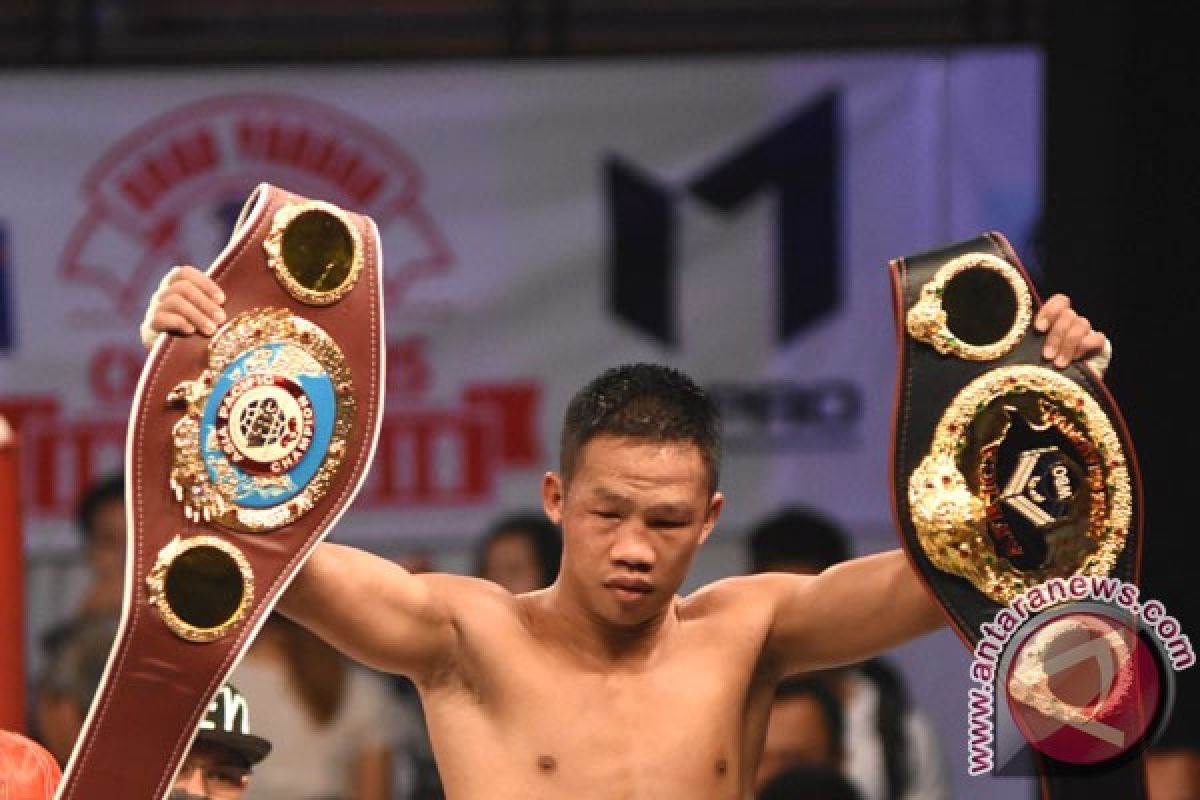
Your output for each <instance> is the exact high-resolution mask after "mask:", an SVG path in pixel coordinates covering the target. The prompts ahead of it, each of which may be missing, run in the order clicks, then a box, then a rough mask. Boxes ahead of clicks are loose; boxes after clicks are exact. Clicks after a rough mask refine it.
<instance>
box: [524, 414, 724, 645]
mask: <svg viewBox="0 0 1200 800" xmlns="http://www.w3.org/2000/svg"><path fill="white" fill-rule="evenodd" d="M708 485H709V484H708V474H707V472H706V471H705V467H704V459H703V458H702V457H701V455H700V450H699V449H698V448H697V447H696V446H695V445H693V444H690V443H678V442H646V441H643V440H638V439H631V438H626V437H618V436H611V435H601V436H597V437H595V438H593V439H591V440H590V441H589V442H588V443H587V444H586V445H584V446H583V448H582V450H581V451H580V453H579V456H578V458H577V459H576V464H575V472H574V474H573V475H571V476H570V479H569V481H567V482H565V483H564V481H563V479H562V478H561V477H560V476H559V475H557V474H554V473H550V474H548V475H546V478H545V480H544V482H543V491H542V499H543V504H544V506H545V508H546V513H547V514H548V515H549V516H550V519H552V520H553V521H554V522H556V523H559V524H561V525H562V530H563V570H562V573H563V574H562V578H561V580H560V583H561V584H562V586H563V587H564V588H565V589H566V590H568V591H569V592H571V593H572V595H573V596H575V597H577V598H578V599H579V600H580V602H582V603H583V604H584V606H585V607H587V609H588V610H590V611H591V612H592V613H595V614H597V615H599V616H600V617H601V618H602V619H604V620H607V621H609V622H612V623H614V624H618V625H637V624H640V623H643V622H646V621H647V620H650V619H652V618H653V617H655V616H656V615H659V614H661V613H662V611H663V610H664V609H665V608H666V606H667V605H668V604H669V603H670V602H671V599H672V598H673V597H674V596H675V592H676V591H678V589H679V586H680V585H681V584H682V583H683V580H684V578H685V577H686V576H687V571H688V568H689V567H690V566H691V563H692V557H693V556H694V555H695V554H696V549H697V548H698V547H699V546H700V544H701V543H702V542H703V541H704V540H705V539H706V538H707V537H708V535H709V533H711V532H712V529H713V525H714V524H715V523H716V521H717V515H718V514H719V513H720V510H721V505H722V502H723V498H722V496H721V494H720V493H719V492H718V493H716V494H710V493H709V490H708Z"/></svg>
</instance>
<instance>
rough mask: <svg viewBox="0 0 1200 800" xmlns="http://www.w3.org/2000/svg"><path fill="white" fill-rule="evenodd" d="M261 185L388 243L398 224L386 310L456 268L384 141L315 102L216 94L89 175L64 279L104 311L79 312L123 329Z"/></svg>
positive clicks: (159, 124) (397, 152) (398, 154)
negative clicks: (370, 229) (324, 206)
mask: <svg viewBox="0 0 1200 800" xmlns="http://www.w3.org/2000/svg"><path fill="white" fill-rule="evenodd" d="M262 181H267V182H268V183H273V184H276V185H278V186H282V187H283V188H286V189H289V190H291V191H294V192H297V193H299V194H302V195H306V196H309V197H318V198H320V199H322V200H327V201H329V202H331V203H334V204H336V205H339V206H343V207H345V208H349V209H352V210H354V211H358V212H361V213H363V214H367V215H369V216H371V217H372V218H373V219H374V220H375V223H376V225H378V226H379V229H380V234H381V236H383V237H384V238H385V240H387V239H388V235H387V234H388V229H389V227H391V226H397V225H402V226H403V230H402V233H403V241H404V242H405V243H406V245H407V246H408V248H409V252H395V248H394V247H392V248H390V249H389V257H388V259H387V266H386V268H385V277H384V292H385V301H386V302H387V303H388V304H390V305H393V306H395V305H397V304H400V303H402V302H403V301H404V298H405V294H406V292H407V290H408V287H410V286H411V285H412V284H413V283H414V282H415V281H417V280H419V279H420V278H422V277H426V276H430V275H435V274H439V273H441V272H444V271H445V270H447V269H448V268H449V267H450V265H451V263H452V255H451V253H450V249H449V246H448V244H447V243H446V240H445V238H444V236H443V235H442V233H441V231H440V229H439V228H438V226H437V224H436V223H435V221H434V220H433V217H432V216H431V215H430V214H429V212H428V211H427V210H426V209H425V207H424V206H423V205H422V190H423V184H424V176H423V175H422V173H421V171H420V170H419V169H418V168H417V166H416V164H415V163H414V162H413V161H412V159H410V158H409V157H408V156H407V155H406V154H405V153H404V151H403V150H401V149H400V148H399V147H397V146H396V144H395V143H394V142H392V141H391V140H390V139H389V138H388V137H387V136H385V135H384V134H382V133H381V132H379V131H377V130H375V129H374V128H372V127H370V126H369V125H367V124H366V123H364V122H363V121H361V120H359V119H357V118H355V117H352V116H350V115H348V114H346V113H345V112H343V111H340V110H339V109H337V108H334V107H332V106H329V105H325V104H323V103H318V102H315V101H313V100H307V99H301V98H297V97H289V96H283V95H233V96H226V97H218V98H213V99H209V100H203V101H200V102H197V103H193V104H191V105H187V106H183V107H181V108H178V109H175V110H174V111H171V112H169V113H167V114H164V115H162V116H160V117H158V118H156V119H154V120H152V121H150V122H148V123H147V124H145V125H143V126H142V127H141V128H138V129H137V130H134V131H133V132H132V133H130V134H129V135H128V136H126V137H125V138H124V139H122V140H121V142H120V143H118V144H117V146H116V147H114V148H113V149H112V150H111V151H109V152H108V153H107V154H106V155H105V156H104V157H103V158H102V159H101V160H100V161H99V163H97V165H96V166H95V167H94V168H93V169H92V170H91V171H90V172H89V174H88V176H87V178H86V179H85V181H84V192H85V194H86V195H87V201H88V211H87V213H86V215H85V216H84V218H83V219H82V220H80V222H79V223H78V224H77V225H76V226H75V228H74V229H73V230H72V232H71V235H70V237H69V238H68V240H67V245H66V248H65V250H64V253H63V258H62V265H61V271H62V275H63V278H64V280H66V281H67V282H70V283H75V284H77V285H85V286H91V287H94V288H95V289H97V290H99V292H100V293H101V294H102V295H103V296H104V297H106V298H107V300H108V307H105V308H92V309H90V311H89V312H82V313H84V314H85V315H87V314H89V313H90V315H91V319H90V320H89V321H93V322H94V321H97V320H110V321H112V322H114V323H120V324H122V325H125V324H128V321H129V320H135V319H137V318H139V317H140V316H141V312H142V309H143V307H144V304H145V302H146V299H147V298H148V297H149V294H150V291H151V290H152V289H153V287H154V286H155V285H157V283H158V279H159V278H160V277H161V275H162V274H163V272H164V271H165V270H166V268H167V267H168V266H170V265H172V264H195V265H197V266H199V267H201V268H203V267H205V266H207V265H208V263H209V262H210V261H211V260H212V258H213V256H214V255H215V254H216V253H218V252H220V250H221V248H222V247H223V246H224V243H225V241H226V240H227V239H228V236H229V232H230V231H231V230H232V229H233V223H234V220H235V219H236V216H237V213H238V211H239V210H240V209H241V204H242V202H243V201H244V200H245V198H246V197H247V196H248V195H249V193H250V191H251V189H253V188H254V186H255V185H257V184H258V183H260V182H262ZM396 238H399V237H396ZM113 312H116V314H117V319H114V318H113Z"/></svg>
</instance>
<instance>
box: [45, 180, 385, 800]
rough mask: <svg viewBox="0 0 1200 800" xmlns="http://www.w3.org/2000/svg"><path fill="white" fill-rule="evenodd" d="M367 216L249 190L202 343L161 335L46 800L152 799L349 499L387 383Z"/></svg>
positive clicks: (141, 388) (217, 267)
mask: <svg viewBox="0 0 1200 800" xmlns="http://www.w3.org/2000/svg"><path fill="white" fill-rule="evenodd" d="M381 269H382V258H381V253H380V243H379V234H378V231H377V230H376V228H375V224H374V222H373V221H372V220H371V219H370V218H368V217H365V216H362V215H360V214H354V213H350V212H346V211H343V210H342V209H339V208H336V207H334V206H332V205H330V204H327V203H322V202H319V201H313V200H309V199H307V198H304V197H301V196H299V195H295V194H292V193H290V192H287V191H284V190H282V189H278V188H275V187H272V186H269V185H267V184H261V185H260V186H259V187H258V188H257V189H256V190H255V191H254V193H253V194H252V195H251V197H250V199H249V200H248V201H247V203H246V205H245V208H244V209H243V211H242V215H241V218H240V219H239V221H238V224H237V226H236V228H235V231H234V234H233V236H232V238H231V240H230V242H229V244H228V246H227V247H226V248H225V249H224V251H223V252H222V253H221V254H220V255H219V256H218V257H217V259H216V261H215V262H214V263H213V265H212V267H211V268H210V269H209V271H208V274H209V275H210V276H211V277H212V278H213V280H215V281H216V283H217V284H218V285H219V286H220V287H221V288H222V290H223V291H224V293H225V296H226V298H227V302H226V304H225V306H224V308H225V311H226V313H227V314H228V316H229V321H228V322H226V323H225V324H224V325H223V326H221V328H220V329H219V330H218V331H217V333H216V334H215V335H214V336H213V337H212V338H211V339H206V338H204V337H200V336H192V337H186V338H179V337H173V336H166V335H162V336H159V337H158V341H157V342H156V344H155V345H154V347H153V349H152V351H151V353H150V356H149V358H148V360H147V362H146V365H145V368H144V369H143V371H142V376H141V380H140V382H139V384H138V389H137V395H136V398H135V401H134V407H133V410H132V413H131V415H130V421H129V430H128V435H127V440H126V453H125V469H126V498H125V502H126V520H127V526H128V531H129V535H128V537H127V549H126V567H125V597H124V607H123V613H122V620H121V626H120V629H119V632H118V635H117V641H116V643H115V644H114V646H113V650H112V652H111V654H110V656H109V662H108V666H107V669H106V671H105V674H104V678H103V680H102V682H101V685H100V689H99V691H98V692H97V695H96V699H95V701H94V702H93V705H92V709H91V711H90V713H89V715H88V719H87V722H86V723H85V725H84V729H83V732H82V733H81V735H80V738H79V740H78V742H77V744H76V746H75V750H74V752H73V754H72V756H71V760H70V762H69V764H68V766H67V770H66V773H65V775H64V778H63V782H62V784H61V787H60V789H59V793H58V795H57V796H58V797H59V798H63V799H65V798H79V800H140V799H141V798H147V799H157V798H162V797H164V796H165V795H166V794H167V793H168V792H169V790H170V788H171V783H172V781H173V779H174V776H175V774H176V772H177V771H178V769H179V765H180V763H181V762H182V760H183V758H184V757H185V756H186V754H187V752H188V750H189V748H190V746H191V743H192V740H193V738H194V736H195V733H196V730H197V726H198V725H199V723H200V721H201V719H202V717H203V716H204V713H205V710H206V709H207V707H208V704H209V703H210V701H211V699H212V697H213V696H214V694H215V693H216V691H217V690H218V689H219V688H220V686H221V684H222V683H223V682H224V681H225V679H226V678H227V677H228V675H229V673H230V672H231V671H232V670H233V668H234V667H235V666H236V664H237V663H238V661H239V660H240V659H241V657H242V656H243V654H244V653H245V651H246V649H247V648H248V647H249V644H250V642H251V640H252V639H253V637H254V634H255V633H256V632H257V631H258V628H259V627H260V626H261V624H262V622H263V621H264V620H265V618H266V615H267V613H268V612H269V611H270V610H271V608H272V607H274V605H275V602H276V600H277V599H278V597H279V594H280V593H281V592H282V591H283V590H284V589H285V588H286V587H287V585H288V583H289V582H290V581H291V580H292V578H293V577H294V576H295V574H296V573H297V571H299V569H300V567H301V566H302V564H303V563H304V560H305V558H306V557H307V556H308V554H309V553H310V552H311V550H312V548H313V547H315V546H316V545H317V543H318V542H320V540H321V539H322V538H323V537H324V535H325V534H326V532H327V531H328V530H329V529H330V527H331V526H332V525H333V524H334V523H335V522H336V521H337V520H338V518H339V517H340V516H341V515H342V513H343V512H344V511H345V510H346V508H347V507H348V506H349V504H350V502H351V500H352V499H353V498H354V496H355V494H357V492H358V490H359V489H360V488H361V486H362V483H363V480H364V478H365V475H366V472H367V467H368V466H369V464H370V461H371V458H372V455H373V453H374V448H375V442H376V440H377V439H378V435H379V424H380V420H381V416H382V409H383V387H384V343H385V339H384V317H383V301H382V293H381V285H382V274H381Z"/></svg>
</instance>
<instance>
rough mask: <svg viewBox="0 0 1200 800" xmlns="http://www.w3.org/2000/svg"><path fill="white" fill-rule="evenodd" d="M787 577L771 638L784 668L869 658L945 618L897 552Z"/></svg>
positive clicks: (800, 668)
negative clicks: (819, 572) (813, 573)
mask: <svg viewBox="0 0 1200 800" xmlns="http://www.w3.org/2000/svg"><path fill="white" fill-rule="evenodd" d="M786 580H787V583H786V584H784V583H781V584H780V586H779V588H778V592H779V595H778V599H777V602H776V604H775V610H774V616H773V619H772V625H771V636H770V638H769V642H770V647H772V648H773V650H774V655H775V657H776V658H777V659H778V661H779V663H780V664H781V666H782V668H783V672H784V674H794V673H797V672H805V671H808V670H813V669H826V668H829V667H835V666H841V665H845V664H854V663H857V662H859V661H864V660H866V659H868V658H871V657H873V656H875V655H878V654H879V653H881V652H883V651H885V650H889V649H891V648H893V647H896V646H898V645H900V644H903V643H904V642H906V641H908V640H909V639H913V638H915V637H917V636H920V635H921V634H924V633H928V632H929V631H931V630H933V629H935V628H937V627H939V626H940V625H941V624H942V623H943V620H942V617H941V614H940V612H939V611H938V609H937V606H936V604H934V602H933V601H932V600H931V599H930V598H929V596H928V594H927V592H926V590H925V588H924V587H923V586H922V585H921V582H920V580H919V579H918V578H917V576H916V574H915V573H914V572H913V571H912V568H911V567H910V566H909V564H908V561H907V560H906V559H905V557H904V554H903V553H902V552H901V551H899V550H892V551H889V552H886V553H878V554H875V555H871V556H865V557H863V558H856V559H852V560H850V561H847V562H845V563H842V564H838V565H836V566H833V567H830V568H829V569H827V570H825V571H824V572H822V573H821V574H820V575H816V576H803V575H800V576H794V577H788V578H787V579H786ZM789 584H790V585H789Z"/></svg>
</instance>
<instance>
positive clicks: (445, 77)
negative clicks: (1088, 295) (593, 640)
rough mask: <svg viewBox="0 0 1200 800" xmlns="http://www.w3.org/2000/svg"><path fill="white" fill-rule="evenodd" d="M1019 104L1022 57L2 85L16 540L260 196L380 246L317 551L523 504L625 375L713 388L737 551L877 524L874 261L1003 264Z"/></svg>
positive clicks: (881, 391)
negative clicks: (353, 398)
mask: <svg viewBox="0 0 1200 800" xmlns="http://www.w3.org/2000/svg"><path fill="white" fill-rule="evenodd" d="M1037 81H1038V67H1037V61H1036V58H1035V57H1033V56H1031V55H1029V54H1024V53H1007V54H999V55H996V54H993V55H987V56H975V55H958V56H953V57H945V56H938V57H931V56H921V55H896V56H887V57H870V56H856V57H842V58H820V59H811V58H772V59H736V60H729V59H723V60H696V61H671V62H667V63H662V64H655V63H646V62H636V63H631V62H625V63H622V62H617V63H606V64H593V65H581V66H580V65H569V66H568V65H548V66H511V67H503V68H498V67H437V68H401V67H396V68H384V67H378V66H372V67H360V68H338V69H315V68H305V69H299V68H296V69H253V70H251V69H240V70H233V69H228V70H220V71H215V70H207V71H203V72H199V71H197V72H187V71H182V72H172V73H170V74H165V75H164V74H153V73H150V72H126V73H119V72H118V73H113V72H106V73H103V74H99V75H82V74H80V73H76V72H72V73H63V74H53V73H50V74H46V73H27V74H24V75H17V76H13V75H10V76H8V77H7V78H6V79H4V80H3V81H0V111H2V119H3V122H2V123H0V175H2V176H3V181H4V183H3V185H4V190H3V192H2V193H0V224H2V225H3V226H4V231H5V236H4V239H3V241H4V242H5V244H6V253H5V255H4V257H3V262H2V263H4V265H5V272H6V275H5V277H4V280H3V282H0V285H4V286H7V290H6V292H5V294H4V296H3V298H0V300H2V301H3V302H4V303H5V304H6V310H5V313H6V314H7V316H8V317H9V324H8V326H7V327H8V331H7V333H6V334H5V333H4V332H0V336H3V337H4V338H3V339H0V343H2V346H3V349H2V350H0V409H3V410H4V411H5V412H7V413H8V414H9V416H10V417H13V418H14V419H15V421H16V422H17V423H18V426H19V428H20V430H21V432H22V434H23V441H24V445H25V446H24V459H25V460H24V467H25V470H24V474H25V476H26V477H27V481H26V485H25V491H26V505H25V508H26V510H27V512H28V514H29V517H30V522H31V524H30V540H31V543H32V546H33V547H34V548H35V549H36V548H37V547H38V546H39V543H46V544H49V543H51V542H53V541H54V539H55V538H56V533H55V532H56V531H60V530H63V529H64V528H65V525H64V522H65V519H66V517H65V516H64V515H66V514H68V513H69V511H70V509H71V507H72V504H73V502H74V500H75V498H76V497H77V495H78V493H79V491H80V490H81V488H82V487H83V486H84V485H85V484H86V483H87V482H88V481H89V480H91V479H92V478H93V477H95V476H96V475H99V474H101V473H104V472H106V471H109V470H111V469H114V468H116V467H117V466H118V465H119V453H120V449H121V440H122V438H123V427H124V422H125V419H126V415H127V412H128V401H129V399H130V397H131V393H132V388H133V386H134V384H135V381H136V375H137V372H138V370H139V369H140V362H141V357H142V353H141V350H140V348H139V346H138V344H137V341H136V338H135V334H134V331H135V328H136V326H137V322H138V320H139V318H140V314H141V312H142V309H143V306H144V303H145V300H146V298H147V297H148V296H149V294H150V292H151V291H152V289H153V287H154V286H155V285H156V283H157V281H158V280H159V278H160V276H161V275H162V273H163V272H164V271H165V270H166V269H167V268H168V267H169V266H170V265H171V264H173V263H179V262H191V263H195V264H198V265H201V266H205V265H207V263H208V262H209V261H210V260H211V259H212V258H213V257H214V256H215V254H216V253H217V251H218V250H219V249H220V246H221V244H222V242H223V240H224V238H225V236H226V234H227V231H228V229H229V227H230V224H231V221H232V217H233V215H234V214H235V213H236V210H237V208H238V206H239V205H240V202H241V200H242V199H243V198H244V197H245V194H246V193H247V192H248V190H249V188H250V187H251V186H253V185H254V184H255V183H256V182H258V181H260V180H268V181H271V182H274V183H277V184H280V185H283V186H285V187H288V188H291V189H294V190H296V191H298V192H301V193H305V194H309V195H313V196H318V197H322V198H325V199H329V200H332V201H334V202H338V203H342V204H345V205H348V206H351V207H354V208H356V209H360V210H363V211H366V212H367V213H370V214H372V215H373V216H375V218H376V220H377V221H378V222H379V223H380V226H381V228H382V230H383V240H384V252H385V256H386V264H387V275H388V281H389V287H388V297H387V300H388V320H389V339H390V342H391V347H390V359H389V361H390V363H389V366H390V368H391V369H390V380H389V387H388V388H389V416H388V422H387V425H386V427H385V431H384V439H383V443H382V445H381V448H380V454H379V461H378V463H377V464H376V465H375V467H374V469H373V475H372V479H371V482H370V484H369V486H368V488H367V489H366V491H365V492H364V494H363V495H362V497H361V498H360V500H359V501H358V503H357V504H356V506H355V510H354V511H353V512H352V514H351V515H349V516H348V517H347V519H346V521H345V522H344V524H343V525H342V529H341V530H340V531H339V533H338V535H339V536H340V537H341V538H344V539H350V540H358V541H369V540H376V539H381V538H386V539H387V540H389V541H392V540H395V539H396V538H397V537H399V538H406V537H407V538H408V539H410V540H413V541H423V542H431V541H438V540H444V539H446V538H447V537H451V538H454V537H458V538H460V539H461V538H462V537H466V536H473V535H475V534H476V533H477V532H478V531H479V530H480V528H481V527H482V525H483V524H484V521H485V520H486V519H487V518H489V517H490V516H491V515H492V514H493V513H494V512H495V511H496V510H497V509H500V508H509V507H516V506H524V505H528V504H529V502H530V501H531V500H533V499H534V498H535V490H536V486H537V483H538V477H539V475H540V473H541V471H542V470H544V469H545V468H547V467H550V466H552V465H553V460H554V450H555V441H556V434H557V427H558V425H559V422H560V418H561V414H562V411H563V409H564V407H565V404H566V401H567V399H568V398H569V397H570V395H571V393H572V392H573V391H575V390H576V389H577V388H579V387H580V386H581V385H582V384H583V383H584V382H586V381H587V380H588V379H589V378H591V377H592V376H594V375H595V374H596V373H597V372H599V371H600V370H601V369H602V368H604V367H607V366H609V365H613V364H616V363H620V362H626V361H631V360H652V361H662V362H667V363H671V364H674V365H677V366H680V367H682V368H684V369H686V370H688V371H690V372H691V373H692V374H694V375H695V376H696V377H697V378H698V379H699V380H701V381H702V382H704V383H706V384H709V385H712V386H713V387H714V388H715V389H716V390H717V391H718V394H719V396H720V397H721V398H722V401H723V404H724V406H725V408H726V412H727V426H728V429H729V433H730V448H729V453H728V457H727V465H726V469H725V473H724V476H723V486H724V489H725V490H726V493H727V494H728V495H729V497H730V498H731V502H730V503H729V504H728V506H727V508H728V512H727V513H728V524H727V527H729V528H731V529H737V528H738V527H740V526H741V525H743V524H745V523H746V522H747V521H749V520H751V519H753V518H754V517H756V516H757V515H758V514H760V513H761V512H763V511H764V510H767V509H770V508H772V507H774V506H776V505H777V504H779V503H780V502H783V501H802V502H809V503H812V504H815V505H817V506H819V507H822V508H825V509H827V510H829V511H830V512H832V513H834V514H836V515H838V516H839V517H841V518H843V519H846V520H847V521H848V522H851V523H854V524H856V525H859V526H860V527H861V526H862V525H866V526H868V527H870V526H874V525H879V524H880V523H885V522H886V520H887V519H888V516H889V506H888V494H887V483H886V475H887V466H886V465H887V450H888V436H889V429H888V426H889V414H890V404H891V392H892V377H893V371H892V370H893V367H892V364H893V347H894V344H893V335H894V334H893V328H892V324H893V323H892V320H891V311H890V303H889V299H888V286H887V279H886V272H885V269H884V265H885V263H886V261H887V259H889V258H891V257H894V256H897V255H902V254H906V253H909V252H912V251H915V250H918V249H921V248H924V247H927V246H932V245H935V244H938V243H941V242H944V241H946V240H948V239H951V238H954V237H958V236H964V235H969V234H973V233H976V232H978V231H980V230H983V229H985V228H988V227H997V226H1000V227H1005V228H1006V229H1007V230H1008V231H1009V233H1010V234H1012V235H1013V236H1014V238H1015V243H1016V244H1017V246H1018V247H1021V246H1022V245H1023V244H1024V241H1023V237H1024V236H1025V235H1026V233H1027V232H1028V230H1029V228H1030V227H1031V223H1032V218H1033V214H1034V211H1035V199H1036V197H1037V191H1038V185H1037V180H1038V169H1039V165H1038V148H1037V144H1036V143H1037V136H1038V119H1037V97H1038V94H1039V92H1038V88H1037V86H1038V83H1037ZM664 319H667V320H669V321H671V324H669V325H668V324H663V323H662V320H664ZM400 512H402V513H400Z"/></svg>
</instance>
